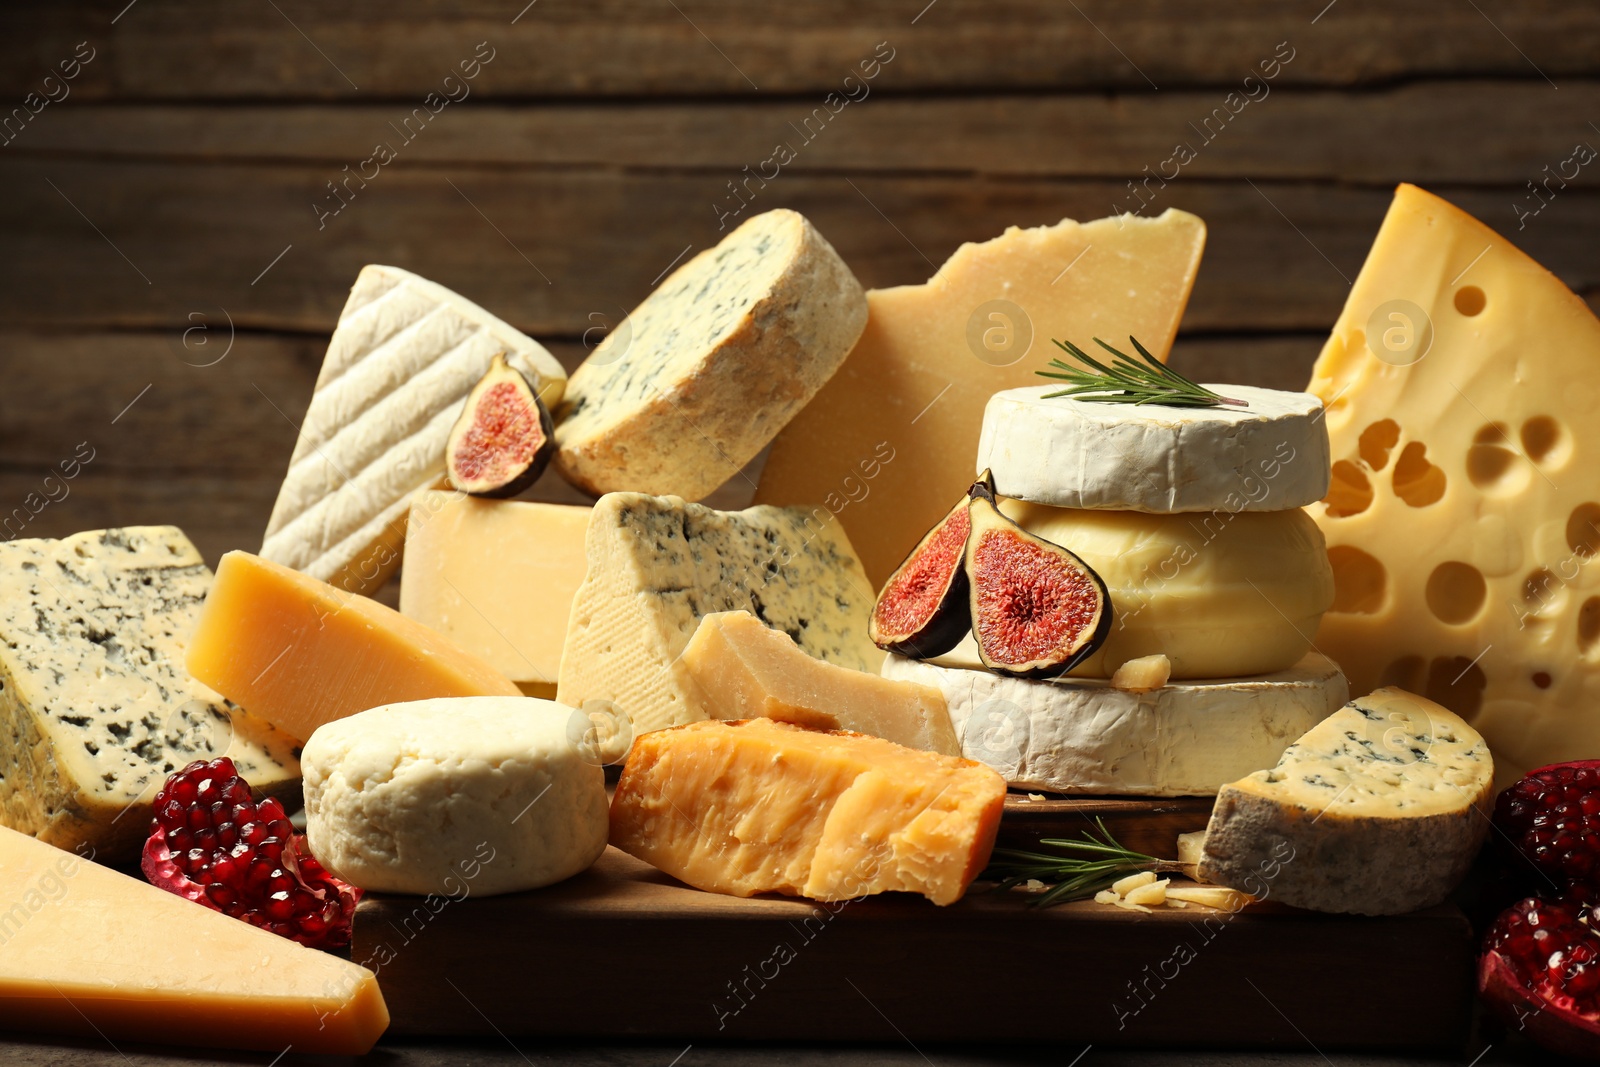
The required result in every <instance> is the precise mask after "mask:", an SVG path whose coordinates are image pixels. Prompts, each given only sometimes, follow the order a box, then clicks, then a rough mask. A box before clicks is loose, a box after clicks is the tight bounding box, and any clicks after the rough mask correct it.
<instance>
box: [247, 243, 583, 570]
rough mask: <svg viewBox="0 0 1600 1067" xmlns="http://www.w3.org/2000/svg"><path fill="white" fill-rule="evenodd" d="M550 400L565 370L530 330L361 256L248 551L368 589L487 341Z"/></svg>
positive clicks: (481, 363) (396, 549)
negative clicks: (256, 544)
mask: <svg viewBox="0 0 1600 1067" xmlns="http://www.w3.org/2000/svg"><path fill="white" fill-rule="evenodd" d="M497 352H504V353H505V354H506V359H507V361H508V362H509V363H510V364H511V365H512V366H514V367H516V368H517V370H519V371H521V372H522V373H523V374H525V375H527V376H528V380H529V381H531V382H532V383H533V385H534V388H536V389H537V390H538V391H539V396H540V397H541V398H542V399H543V400H544V402H545V404H546V405H548V406H550V407H554V406H555V405H556V404H557V403H558V402H559V401H560V399H561V395H562V390H563V388H564V387H565V385H566V378H567V376H566V372H565V371H564V370H562V369H561V364H560V363H558V362H556V359H555V357H554V356H552V355H551V354H550V353H549V352H547V351H545V349H544V346H542V345H540V344H539V343H538V342H537V341H535V340H533V338H531V337H528V336H526V335H524V334H523V333H521V332H520V331H519V330H517V329H515V328H513V327H512V326H510V325H508V324H506V323H504V322H502V321H501V320H500V319H497V318H495V317H494V316H493V315H491V314H489V313H488V312H487V311H485V310H483V308H481V307H479V306H478V305H476V304H474V303H472V302H471V301H469V300H466V299H463V298H462V297H460V296H458V295H456V294H455V293H453V292H451V291H450V290H448V289H446V288H445V287H444V286H442V285H438V284H435V283H434V282H430V281H428V280H427V279H426V278H420V277H418V276H417V275H415V274H412V273H410V272H409V271H404V270H401V269H399V268H398V267H380V266H375V265H374V266H367V267H363V268H362V269H361V273H360V275H358V276H357V277H356V283H355V285H354V286H353V287H352V288H351V290H350V299H349V300H347V301H346V302H345V305H344V310H343V311H342V312H340V314H339V325H338V327H337V328H335V330H334V331H333V338H332V339H331V340H330V341H329V342H328V353H327V355H326V356H324V357H323V360H322V373H321V374H319V375H318V376H317V388H316V392H314V393H313V394H312V396H311V406H310V407H309V408H308V409H307V410H306V415H305V421H304V422H303V423H302V424H301V426H300V436H299V438H298V439H297V440H296V441H295V446H294V455H293V457H292V458H291V459H290V461H289V473H288V474H287V475H285V476H284V479H283V488H282V489H280V490H279V491H278V502H277V504H276V505H275V506H274V507H273V509H272V517H271V519H270V520H268V522H267V532H266V537H265V539H264V540H263V541H262V544H261V555H262V556H263V557H264V558H266V559H270V560H272V561H273V562H275V563H282V564H284V565H285V566H288V567H293V568H294V569H295V570H300V571H305V572H306V573H307V574H309V575H311V576H312V577H313V578H320V579H322V580H323V581H327V582H332V583H333V584H334V585H336V586H338V587H339V588H340V589H342V590H344V591H345V592H350V593H370V592H372V591H373V590H375V589H377V588H378V587H379V586H380V585H382V584H383V583H384V581H386V580H387V579H388V577H389V575H390V574H391V573H393V571H394V569H395V567H396V566H398V565H399V563H400V553H401V549H402V547H403V542H404V538H405V519H406V509H407V508H408V507H410V505H411V497H412V495H413V494H414V493H416V492H418V491H420V490H422V489H428V488H431V487H432V486H435V485H438V484H439V483H440V482H442V480H443V476H444V443H445V438H446V437H447V436H448V435H449V432H450V427H451V425H452V424H453V423H454V422H455V420H456V416H458V415H459V414H460V413H461V405H462V402H463V401H464V400H465V399H466V396H467V393H468V392H470V391H471V390H472V387H473V386H474V385H476V384H477V382H478V379H479V378H481V377H483V374H484V372H485V371H487V370H488V369H489V363H490V361H491V360H492V359H493V358H494V356H495V353H497Z"/></svg>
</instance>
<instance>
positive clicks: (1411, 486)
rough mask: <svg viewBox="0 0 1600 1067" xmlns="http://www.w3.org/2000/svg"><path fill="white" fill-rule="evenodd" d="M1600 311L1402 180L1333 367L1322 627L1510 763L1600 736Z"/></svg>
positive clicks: (1361, 662)
mask: <svg viewBox="0 0 1600 1067" xmlns="http://www.w3.org/2000/svg"><path fill="white" fill-rule="evenodd" d="M1597 371H1600V321H1597V320H1596V319H1595V316H1594V314H1593V313H1592V312H1591V311H1590V310H1589V308H1588V307H1587V306H1586V305H1585V304H1584V302H1583V301H1582V300H1581V299H1579V298H1578V297H1577V296H1576V295H1574V294H1573V293H1572V292H1571V291H1570V290H1569V289H1568V288H1567V287H1566V286H1565V285H1563V284H1562V283H1561V282H1560V280H1559V279H1557V278H1556V277H1555V276H1554V275H1552V274H1550V272H1548V271H1546V270H1545V269H1544V268H1543V267H1541V266H1539V264H1537V263H1535V262H1534V261H1533V260H1532V259H1529V258H1528V257H1527V256H1526V255H1524V254H1523V253H1522V252H1520V251H1518V250H1517V249H1516V248H1515V247H1513V246H1512V244H1511V243H1510V242H1509V241H1507V240H1505V239H1504V238H1503V237H1501V236H1499V235H1498V234H1496V233H1495V232H1494V231H1492V230H1490V229H1489V228H1488V227H1487V226H1485V225H1483V224H1482V223H1480V222H1478V221H1477V220H1476V219H1473V218H1471V217H1470V216H1468V215H1466V214H1464V213H1463V212H1461V211H1460V210H1458V209H1457V208H1455V207H1452V206H1451V205H1450V204H1447V203H1445V202H1444V201H1443V200H1441V199H1439V198H1438V197H1436V196H1433V195H1431V194H1429V193H1426V192H1424V191H1423V190H1421V189H1418V188H1416V187H1414V186H1410V185H1402V186H1400V188H1399V189H1398V190H1397V191H1396V194H1395V199H1394V203H1393V205H1392V206H1391V207H1390V209H1389V214H1388V216H1387V217H1386V218H1385V219H1384V222H1383V226H1382V228H1381V229H1380V230H1379V232H1378V236H1377V239H1376V240H1375V241H1374V242H1373V246H1372V251H1371V253H1370V254H1369V255H1368V257H1367V262H1366V265H1365V266H1364V267H1363V268H1362V270H1361V275H1360V277H1358V278H1357V279H1356V283H1355V285H1354V287H1353V288H1352V289H1351V291H1350V298H1349V301H1348V302H1347V303H1346V304H1345V308H1344V313H1343V314H1342V315H1340V317H1339V321H1338V323H1337V324H1336V325H1335V326H1334V330H1333V336H1332V337H1330V338H1329V339H1328V343H1327V345H1326V346H1325V347H1324V348H1323V350H1322V355H1321V356H1320V357H1319V358H1318V360H1317V363H1316V368H1315V370H1314V371H1313V372H1312V379H1311V385H1310V390H1311V391H1312V392H1314V393H1316V394H1317V395H1319V396H1321V397H1322V398H1323V400H1324V401H1325V402H1326V403H1327V405H1328V416H1327V421H1328V433H1329V438H1330V441H1331V444H1332V458H1333V487H1332V489H1331V490H1330V492H1329V495H1328V498H1327V500H1326V502H1325V503H1324V504H1319V505H1314V506H1313V507H1312V508H1311V509H1310V511H1311V513H1312V515H1313V517H1314V518H1315V519H1316V520H1317V523H1318V525H1320V526H1321V527H1322V531H1323V534H1324V535H1325V536H1326V538H1327V542H1328V557H1329V560H1330V562H1331V563H1332V565H1333V572H1334V582H1335V588H1336V592H1335V596H1334V603H1333V608H1332V611H1330V612H1329V613H1328V614H1327V615H1326V616H1325V617H1324V618H1323V620H1322V627H1321V630H1320V631H1319V632H1318V636H1317V647H1318V648H1320V649H1321V650H1322V651H1323V652H1324V653H1326V654H1327V655H1329V656H1331V657H1333V658H1334V659H1335V660H1337V661H1338V663H1339V665H1340V666H1341V667H1343V668H1344V671H1345V674H1346V675H1347V676H1348V677H1349V679H1350V689H1351V691H1352V692H1354V693H1365V692H1369V691H1371V690H1372V689H1374V688H1376V687H1378V686H1381V685H1398V686H1401V687H1402V688H1407V689H1412V690H1415V691H1417V692H1420V693H1425V694H1426V695H1427V696H1428V697H1430V698H1431V699H1433V700H1436V701H1438V702H1439V703H1441V704H1443V705H1445V706H1446V707H1448V708H1450V709H1451V710H1453V711H1456V712H1457V713H1459V714H1461V715H1462V716H1464V717H1465V718H1466V719H1467V720H1468V721H1469V722H1471V723H1472V724H1473V725H1474V726H1476V727H1477V728H1478V729H1479V730H1480V731H1481V732H1482V733H1483V735H1484V736H1485V737H1486V738H1487V739H1488V741H1489V744H1490V746H1491V748H1493V750H1494V754H1495V757H1496V763H1497V765H1498V766H1499V767H1500V770H1501V774H1502V781H1509V780H1511V779H1512V778H1515V777H1517V776H1519V775H1521V774H1522V773H1523V772H1525V771H1527V770H1528V769H1530V768H1533V767H1537V766H1539V765H1541V764H1545V763H1551V762H1555V761H1559V760H1566V759H1574V758H1578V757H1589V756H1593V755H1594V754H1595V753H1596V752H1597V751H1600V560H1596V559H1595V558H1594V557H1595V554H1596V552H1597V551H1600V480H1597V479H1596V477H1595V473H1594V472H1595V470H1596V466H1597V464H1600V421H1596V419H1595V416H1594V412H1595V410H1596V407H1597V402H1600V380H1597V376H1596V375H1597Z"/></svg>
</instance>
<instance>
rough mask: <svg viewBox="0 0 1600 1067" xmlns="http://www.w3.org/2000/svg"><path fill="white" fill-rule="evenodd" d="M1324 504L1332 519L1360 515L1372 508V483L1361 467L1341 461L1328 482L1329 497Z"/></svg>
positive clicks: (1324, 500)
mask: <svg viewBox="0 0 1600 1067" xmlns="http://www.w3.org/2000/svg"><path fill="white" fill-rule="evenodd" d="M1323 503H1325V504H1326V505H1327V506H1328V518H1330V519H1343V518H1347V517H1348V516H1351V515H1359V514H1361V513H1362V512H1363V511H1366V510H1367V509H1368V508H1370V507H1371V506H1372V483H1371V482H1369V481H1368V480H1367V476H1366V473H1365V472H1363V471H1362V469H1361V468H1360V467H1358V466H1356V465H1355V464H1354V463H1351V462H1350V461H1349V460H1347V459H1341V460H1339V462H1337V463H1335V464H1334V465H1333V477H1332V478H1331V479H1330V480H1329V482H1328V495H1327V496H1326V497H1324V498H1323Z"/></svg>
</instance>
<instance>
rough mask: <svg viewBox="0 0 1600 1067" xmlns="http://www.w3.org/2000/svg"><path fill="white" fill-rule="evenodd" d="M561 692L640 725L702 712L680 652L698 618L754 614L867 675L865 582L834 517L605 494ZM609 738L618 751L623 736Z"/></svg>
mask: <svg viewBox="0 0 1600 1067" xmlns="http://www.w3.org/2000/svg"><path fill="white" fill-rule="evenodd" d="M585 551H586V554H587V556H588V561H589V567H588V572H587V573H586V575H585V576H584V579H583V584H582V585H581V586H579V587H578V593H577V595H576V596H575V597H574V598H573V602H572V614H571V617H570V619H569V620H568V624H567V643H566V647H565V648H564V649H563V650H562V653H561V676H560V680H559V683H558V685H557V699H558V700H560V701H561V703H563V704H566V705H568V706H569V707H574V708H584V709H585V710H590V708H591V706H593V707H598V708H602V709H603V711H596V714H605V715H606V716H607V717H609V718H611V719H612V720H613V722H616V723H621V722H623V721H624V720H625V721H626V722H627V723H631V733H632V734H634V735H637V734H642V733H644V732H645V731H648V730H659V729H661V728H663V727H666V726H674V725H678V724H681V723H687V722H695V721H697V720H700V719H704V718H707V717H708V714H709V713H708V712H707V711H706V709H705V708H704V707H703V705H702V702H701V698H700V696H699V692H698V689H697V687H696V686H695V684H694V681H693V679H692V677H691V676H690V674H689V668H688V667H687V666H686V665H685V664H684V663H683V662H682V660H681V658H680V657H681V653H682V652H683V649H684V646H686V645H687V644H688V643H689V639H690V638H691V637H692V636H693V635H694V631H695V628H696V627H697V626H698V625H699V624H700V620H701V618H702V617H704V616H706V615H709V614H711V613H712V612H716V611H749V612H750V613H751V614H753V615H755V616H756V617H757V618H759V619H761V620H762V621H763V622H764V623H766V624H767V625H768V626H771V627H773V628H775V629H778V630H782V631H783V632H784V633H787V634H788V635H789V636H790V637H792V638H794V640H795V642H796V643H797V644H798V645H799V646H800V647H801V648H802V649H803V650H804V651H805V652H806V653H807V654H808V655H812V656H816V657H817V658H819V659H823V660H827V661H828V662H829V663H834V664H838V665H839V666H842V667H852V668H854V669H856V670H863V671H868V672H871V673H876V669H875V668H876V666H877V662H878V659H879V657H880V656H881V653H880V652H879V651H878V650H877V648H876V647H875V646H874V645H873V644H872V641H871V640H870V639H869V638H868V637H867V617H868V615H869V613H870V612H871V610H872V604H873V599H874V598H873V591H872V587H871V586H870V585H868V584H867V579H866V575H864V574H863V573H862V572H861V564H860V562H858V561H857V559H856V555H855V551H854V550H853V549H852V548H851V547H850V542H849V541H848V540H847V539H846V538H845V536H844V532H843V530H842V529H841V528H840V526H839V524H838V523H836V522H829V521H827V513H826V512H823V517H822V519H821V520H820V521H819V520H818V519H817V518H816V517H815V516H813V515H812V514H811V513H809V512H807V511H805V510H804V509H801V508H773V507H753V508H748V509H746V510H744V511H733V512H723V511H716V510H713V509H711V508H707V507H703V506H701V505H699V504H690V503H686V502H685V501H684V500H682V499H680V498H678V497H671V496H668V497H653V496H646V495H644V494H642V493H608V494H606V495H605V496H603V497H601V498H600V500H599V501H598V502H597V503H596V504H595V506H594V511H593V513H592V514H591V516H590V519H589V530H588V535H587V537H586V540H585ZM627 732H628V731H627V730H622V731H621V732H620V733H619V734H618V741H617V744H619V745H620V746H621V747H622V751H610V752H609V755H611V756H621V755H622V754H623V752H624V751H626V745H627V738H626V737H625V736H622V735H623V734H626V733H627Z"/></svg>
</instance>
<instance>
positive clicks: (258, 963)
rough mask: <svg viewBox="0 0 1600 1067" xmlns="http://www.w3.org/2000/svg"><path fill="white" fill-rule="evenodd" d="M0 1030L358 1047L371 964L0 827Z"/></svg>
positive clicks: (266, 1047)
mask: <svg viewBox="0 0 1600 1067" xmlns="http://www.w3.org/2000/svg"><path fill="white" fill-rule="evenodd" d="M0 901H4V904H5V907H6V908H7V910H6V911H4V912H0V1028H3V1029H6V1030H28V1031H34V1032H42V1033H49V1034H64V1035H71V1036H74V1037H79V1038H83V1039H86V1040H89V1041H91V1042H95V1043H97V1044H99V1043H103V1042H105V1041H110V1042H113V1043H116V1042H121V1041H143V1042H151V1043H156V1044H163V1045H166V1044H183V1045H203V1046H208V1047H219V1048H239V1049H258V1050H260V1051H262V1052H266V1053H269V1054H282V1053H283V1052H285V1051H286V1050H287V1049H290V1048H292V1049H293V1050H294V1051H295V1052H296V1053H323V1054H330V1055H345V1056H359V1055H363V1054H365V1053H366V1052H367V1051H368V1050H369V1049H371V1048H372V1045H373V1043H374V1042H376V1041H377V1040H378V1036H379V1035H380V1034H382V1033H383V1031H384V1029H385V1028H387V1027H388V1025H389V1009H388V1008H387V1007H385V1005H384V1003H383V994H382V993H381V992H379V991H378V982H377V979H376V977H375V976H374V975H373V973H372V972H371V971H369V970H367V968H365V967H360V966H357V965H356V964H354V963H350V962H347V961H345V960H342V959H340V958H339V957H337V956H333V955H330V954H329V953H326V952H319V951H317V950H316V949H310V948H305V947H304V946H301V945H297V944H295V943H294V942H293V941H290V940H289V939H288V938H283V937H279V936H278V935H276V934H271V933H268V932H267V931H265V930H259V929H257V928H256V927H254V926H251V925H250V924H249V923H245V922H240V921H239V920H238V919H233V918H230V917H228V916H226V915H223V914H222V913H220V912H215V911H212V910H211V909H210V908H207V907H204V906H203V905H200V904H196V903H194V902H192V901H188V900H185V899H183V898H182V897H180V896H177V895H175V894H173V893H169V892H167V891H166V890H164V889H157V888H156V887H155V886H153V885H150V884H149V883H147V882H142V881H140V880H138V879H137V878H130V877H128V876H127V875H125V874H119V873H118V872H116V871H113V870H111V869H110V868H108V867H102V866H100V865H99V864H98V863H92V862H90V861H89V860H86V859H83V858H81V857H79V856H76V855H74V854H72V853H70V852H63V851H61V850H60V849H56V848H53V847H51V846H50V845H47V844H45V843H43V842H42V841H36V840H34V839H33V838H31V837H28V836H26V835H24V834H19V833H17V832H16V831H15V830H7V829H0Z"/></svg>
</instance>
